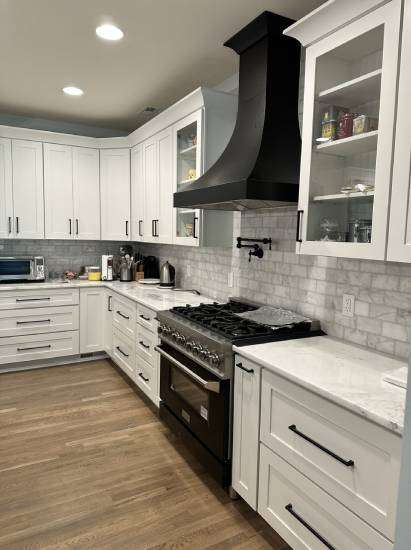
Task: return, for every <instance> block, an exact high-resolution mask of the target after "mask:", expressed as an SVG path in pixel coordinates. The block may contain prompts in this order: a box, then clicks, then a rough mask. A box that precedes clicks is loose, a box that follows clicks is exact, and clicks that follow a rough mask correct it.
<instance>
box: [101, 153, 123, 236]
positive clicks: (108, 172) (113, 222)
mask: <svg viewBox="0 0 411 550" xmlns="http://www.w3.org/2000/svg"><path fill="white" fill-rule="evenodd" d="M100 189H101V238H102V239H103V240H108V241H115V240H123V241H124V240H130V150H129V149H104V150H102V151H100Z"/></svg>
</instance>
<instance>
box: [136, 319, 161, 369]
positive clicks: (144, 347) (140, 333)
mask: <svg viewBox="0 0 411 550" xmlns="http://www.w3.org/2000/svg"><path fill="white" fill-rule="evenodd" d="M156 343H157V334H154V333H152V332H150V331H149V330H147V329H146V328H144V327H142V326H141V325H139V324H137V339H136V353H137V355H139V356H140V357H141V358H142V359H144V360H145V361H147V363H150V365H154V359H155V357H156V355H157V352H156V351H154V346H155V345H156Z"/></svg>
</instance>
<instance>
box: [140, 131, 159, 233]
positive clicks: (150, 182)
mask: <svg viewBox="0 0 411 550" xmlns="http://www.w3.org/2000/svg"><path fill="white" fill-rule="evenodd" d="M143 159H144V160H143V166H144V193H145V220H144V240H145V241H146V242H157V241H158V238H157V236H156V235H157V232H156V225H157V221H158V217H159V216H158V212H159V209H158V178H157V167H158V155H157V141H156V139H155V137H153V138H150V139H148V140H147V141H145V142H144V143H143Z"/></svg>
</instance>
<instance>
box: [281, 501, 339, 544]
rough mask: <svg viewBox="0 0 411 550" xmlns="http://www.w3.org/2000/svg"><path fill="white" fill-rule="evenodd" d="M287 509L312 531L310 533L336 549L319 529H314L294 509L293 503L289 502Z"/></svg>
mask: <svg viewBox="0 0 411 550" xmlns="http://www.w3.org/2000/svg"><path fill="white" fill-rule="evenodd" d="M285 509H286V510H287V512H289V513H290V514H291V515H292V516H293V517H294V518H295V519H296V520H297V521H298V522H299V523H301V525H304V527H305V528H306V529H307V530H308V531H310V533H312V534H313V535H314V536H315V537H316V538H317V539H318V540H319V541H320V542H322V543H323V544H324V546H326V547H327V548H329V549H330V550H336V548H335V546H333V545H332V544H330V543H329V542H328V540H327V539H325V538H324V537H323V536H322V535H320V533H319V532H318V531H316V530H315V529H314V527H311V525H310V524H309V523H307V522H306V521H305V519H304V518H302V517H301V516H300V515H299V514H297V512H295V511H294V510H293V505H292V504H287V506H286V507H285Z"/></svg>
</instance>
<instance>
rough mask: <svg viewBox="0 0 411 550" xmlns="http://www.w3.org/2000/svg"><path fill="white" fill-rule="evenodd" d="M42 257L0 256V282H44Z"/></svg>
mask: <svg viewBox="0 0 411 550" xmlns="http://www.w3.org/2000/svg"><path fill="white" fill-rule="evenodd" d="M44 268H45V265H44V258H43V256H0V282H1V283H7V282H18V281H21V282H23V281H44V278H45V275H44Z"/></svg>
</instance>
